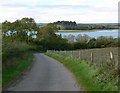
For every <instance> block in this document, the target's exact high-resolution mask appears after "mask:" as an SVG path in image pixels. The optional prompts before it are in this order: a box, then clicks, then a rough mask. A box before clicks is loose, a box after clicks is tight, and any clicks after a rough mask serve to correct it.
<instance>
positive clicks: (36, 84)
mask: <svg viewBox="0 0 120 93" xmlns="http://www.w3.org/2000/svg"><path fill="white" fill-rule="evenodd" d="M5 91H79V86H78V85H77V83H76V81H75V79H74V76H73V75H72V74H71V72H70V71H69V70H68V69H66V68H65V67H64V66H63V64H61V63H60V62H58V61H56V60H54V59H52V58H50V57H48V56H46V55H44V54H40V53H39V54H34V59H33V63H32V65H31V66H30V67H29V69H28V70H27V71H25V72H24V73H23V75H22V76H20V77H19V78H18V79H16V80H15V82H14V83H12V84H10V85H9V86H8V87H7V88H6V89H5Z"/></svg>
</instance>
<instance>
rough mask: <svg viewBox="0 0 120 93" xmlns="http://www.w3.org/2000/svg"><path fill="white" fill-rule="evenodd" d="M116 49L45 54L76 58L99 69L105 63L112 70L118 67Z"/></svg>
mask: <svg viewBox="0 0 120 93" xmlns="http://www.w3.org/2000/svg"><path fill="white" fill-rule="evenodd" d="M117 50H118V49H117V48H104V49H88V50H74V51H67V50H64V51H58V50H57V51H55V50H54V51H53V50H48V51H47V52H51V53H55V54H61V55H64V56H69V57H76V58H79V59H81V60H86V61H88V64H95V65H96V66H99V67H101V65H102V66H104V65H105V64H106V63H107V64H110V65H112V67H113V68H117V67H118V51H117Z"/></svg>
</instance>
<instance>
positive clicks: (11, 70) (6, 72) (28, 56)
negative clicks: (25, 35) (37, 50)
mask: <svg viewBox="0 0 120 93" xmlns="http://www.w3.org/2000/svg"><path fill="white" fill-rule="evenodd" d="M32 54H33V53H32V52H28V53H25V54H24V55H23V57H22V58H21V59H19V60H17V62H15V64H13V65H11V66H9V67H7V68H5V69H3V70H2V86H3V87H4V86H6V85H7V84H8V83H9V82H11V81H12V80H13V79H15V78H16V77H17V76H18V75H20V74H21V73H22V72H23V71H24V70H25V69H26V68H27V67H28V66H29V64H30V63H31V62H32Z"/></svg>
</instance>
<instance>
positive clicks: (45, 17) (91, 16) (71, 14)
mask: <svg viewBox="0 0 120 93" xmlns="http://www.w3.org/2000/svg"><path fill="white" fill-rule="evenodd" d="M108 1H109V2H108ZM117 2H118V0H11V1H9V0H2V1H1V3H0V15H1V19H0V22H3V21H4V20H9V21H15V20H16V19H20V18H22V17H33V18H34V19H35V20H36V21H37V22H54V21H58V20H71V21H76V22H80V23H84V22H85V23H93V22H94V23H99V22H102V23H104V22H117V20H118V15H117V14H118V13H117V12H118V6H117Z"/></svg>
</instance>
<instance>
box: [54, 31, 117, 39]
mask: <svg viewBox="0 0 120 93" xmlns="http://www.w3.org/2000/svg"><path fill="white" fill-rule="evenodd" d="M56 34H58V35H60V34H61V35H62V37H64V36H68V35H70V34H71V35H74V36H77V35H79V34H81V35H84V34H86V35H88V36H90V37H94V38H97V37H99V36H106V37H109V36H112V37H113V38H117V37H118V30H88V31H84V30H83V32H82V31H80V32H56Z"/></svg>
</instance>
